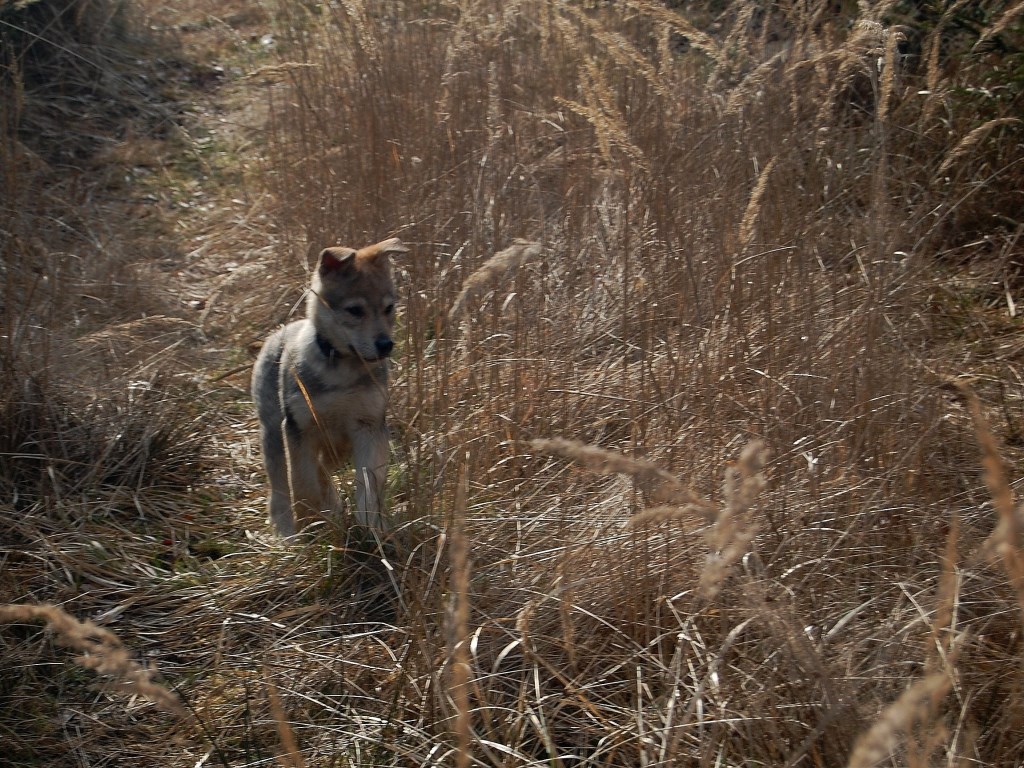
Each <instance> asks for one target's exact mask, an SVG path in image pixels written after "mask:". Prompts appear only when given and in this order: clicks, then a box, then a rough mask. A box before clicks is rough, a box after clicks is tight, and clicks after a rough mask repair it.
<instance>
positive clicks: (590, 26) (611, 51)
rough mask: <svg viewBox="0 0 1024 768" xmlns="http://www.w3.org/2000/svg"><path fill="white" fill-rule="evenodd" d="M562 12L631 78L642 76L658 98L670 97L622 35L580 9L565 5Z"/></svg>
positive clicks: (646, 61)
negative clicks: (589, 35)
mask: <svg viewBox="0 0 1024 768" xmlns="http://www.w3.org/2000/svg"><path fill="white" fill-rule="evenodd" d="M563 10H564V12H566V13H570V14H572V16H573V17H574V18H575V20H576V21H577V22H578V23H580V24H582V25H583V26H585V27H586V28H587V30H588V31H589V32H590V34H592V35H593V36H594V39H595V40H597V41H598V42H600V43H601V44H602V45H604V47H605V51H606V52H607V53H608V55H609V56H611V58H612V59H613V60H614V61H615V62H616V63H617V64H619V65H620V66H622V67H623V68H624V69H625V70H626V71H627V72H629V73H630V75H631V76H633V75H640V76H642V77H643V78H644V80H646V81H647V82H648V84H649V85H650V86H651V87H652V88H653V89H654V91H655V93H657V94H658V95H659V96H669V95H670V91H669V88H668V86H667V85H666V84H665V82H664V80H663V79H662V77H661V76H660V75H659V74H658V70H657V69H655V68H654V65H652V64H651V61H650V59H649V58H648V57H647V56H645V55H644V54H642V53H641V52H640V51H639V50H637V48H636V46H635V45H633V44H632V43H631V42H629V40H627V39H626V38H625V37H624V36H623V35H621V34H619V33H618V32H613V31H611V30H609V29H607V28H606V27H605V26H604V25H603V24H601V23H600V22H599V21H597V20H596V19H592V18H589V17H588V16H587V15H586V14H585V13H584V12H583V10H582V9H581V8H576V7H574V6H572V5H568V4H567V5H565V6H564V8H563ZM563 31H564V32H565V33H566V34H567V35H572V34H573V32H572V30H571V29H565V30H563ZM570 39H571V38H570Z"/></svg>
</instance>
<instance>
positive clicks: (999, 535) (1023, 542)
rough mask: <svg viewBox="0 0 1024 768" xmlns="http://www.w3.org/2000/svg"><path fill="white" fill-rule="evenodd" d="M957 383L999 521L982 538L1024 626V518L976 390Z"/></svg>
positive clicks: (997, 442) (997, 443)
mask: <svg viewBox="0 0 1024 768" xmlns="http://www.w3.org/2000/svg"><path fill="white" fill-rule="evenodd" d="M956 385H957V387H959V389H960V391H961V392H962V393H963V395H964V397H965V398H966V400H967V407H968V410H969V411H970V413H971V419H972V420H973V422H974V434H975V436H976V437H977V440H978V445H979V446H980V447H981V463H982V467H983V468H984V475H985V485H987V486H988V490H989V493H990V494H991V495H992V505H993V506H994V507H995V511H996V516H997V518H998V523H997V524H996V529H995V530H994V531H993V532H992V535H991V536H989V538H988V541H986V542H985V546H984V549H987V550H989V551H995V552H996V553H997V554H998V555H999V556H1000V557H1001V558H1002V561H1003V567H1004V568H1005V569H1006V575H1007V577H1008V578H1009V580H1010V585H1011V586H1012V587H1013V589H1014V592H1015V593H1016V595H1017V606H1018V608H1019V609H1020V621H1021V625H1022V626H1024V522H1022V520H1021V517H1022V514H1021V511H1020V510H1019V509H1018V508H1017V506H1016V503H1015V501H1014V498H1013V489H1012V488H1010V483H1009V481H1008V480H1007V477H1006V467H1005V466H1004V464H1003V458H1002V453H1001V451H1000V446H999V441H998V440H997V439H996V436H995V435H994V434H992V429H991V428H990V427H989V425H988V419H986V418H985V414H984V412H983V411H982V409H981V401H980V400H979V399H978V396H977V394H975V392H974V391H973V390H972V389H971V388H970V387H969V386H968V385H967V384H966V383H963V382H956Z"/></svg>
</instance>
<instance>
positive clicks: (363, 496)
mask: <svg viewBox="0 0 1024 768" xmlns="http://www.w3.org/2000/svg"><path fill="white" fill-rule="evenodd" d="M388 458H389V450H388V433H387V429H386V428H385V427H384V425H383V424H382V425H381V426H380V427H373V428H368V429H362V430H359V431H358V432H356V434H355V435H353V436H352V463H353V464H354V465H355V469H356V509H355V513H356V520H358V521H359V522H360V523H362V524H363V525H367V526H370V527H372V528H376V529H377V530H379V531H383V530H385V527H386V526H385V519H384V514H383V512H384V509H383V506H384V498H383V497H384V483H385V481H386V480H387V473H388Z"/></svg>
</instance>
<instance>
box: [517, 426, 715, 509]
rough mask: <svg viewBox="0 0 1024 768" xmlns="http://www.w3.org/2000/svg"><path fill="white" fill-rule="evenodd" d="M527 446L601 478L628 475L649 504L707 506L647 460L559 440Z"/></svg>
mask: <svg viewBox="0 0 1024 768" xmlns="http://www.w3.org/2000/svg"><path fill="white" fill-rule="evenodd" d="M530 447H531V448H533V449H534V450H535V451H540V452H543V453H551V454H555V455H556V456H562V457H564V458H567V459H572V460H573V461H575V462H576V463H578V464H580V465H581V466H584V467H586V468H587V469H589V470H590V471H592V472H598V473H600V474H603V475H614V474H622V475H630V476H631V477H633V478H634V479H635V480H637V482H638V483H639V485H640V488H641V490H642V491H643V492H644V493H645V494H646V495H647V496H648V497H649V498H650V499H652V500H653V501H657V502H661V503H663V504H666V503H675V504H679V505H680V506H682V505H692V508H694V509H700V510H705V509H708V508H709V507H710V505H709V504H708V502H706V501H704V500H703V499H702V498H700V496H698V495H697V494H696V493H694V492H693V491H692V490H690V489H689V488H687V487H686V486H685V485H683V483H682V482H680V481H679V479H678V478H676V477H675V476H673V475H671V474H669V473H668V472H666V471H665V470H663V469H662V468H661V467H659V466H658V465H657V464H652V463H651V462H649V461H644V460H642V459H634V458H631V457H629V456H625V455H623V454H621V453H618V452H617V451H609V450H606V449H604V448H600V447H598V446H596V445H587V444H586V443H581V442H578V441H576V440H567V439H565V438H561V437H554V438H550V439H543V440H532V441H531V442H530Z"/></svg>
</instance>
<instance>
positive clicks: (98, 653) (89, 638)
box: [0, 604, 190, 718]
mask: <svg viewBox="0 0 1024 768" xmlns="http://www.w3.org/2000/svg"><path fill="white" fill-rule="evenodd" d="M40 620H41V621H45V622H46V625H47V627H49V629H50V630H51V631H52V632H54V633H56V636H57V640H58V641H59V642H60V644H61V645H65V646H67V647H69V648H74V649H75V650H77V651H81V652H82V655H81V656H78V657H76V658H75V661H76V662H77V663H78V664H79V665H80V666H82V667H84V668H85V669H91V670H94V671H96V672H99V673H100V674H102V675H106V676H108V677H110V678H113V679H114V680H116V681H118V683H119V685H120V687H122V688H123V689H124V690H126V691H129V692H131V693H135V694H138V695H140V696H143V697H145V698H147V699H149V700H150V701H151V702H153V704H155V705H156V706H157V707H159V708H160V709H162V710H163V711H165V712H169V713H171V714H172V715H177V716H178V717H181V718H188V717H189V716H190V715H189V711H188V710H187V709H186V708H185V706H184V705H183V704H182V702H181V701H180V700H179V699H178V697H177V696H176V695H175V694H174V693H172V692H171V691H169V690H167V689H166V688H164V687H163V686H162V685H160V684H159V683H156V682H154V681H153V677H152V672H151V671H150V670H148V669H146V668H144V667H143V666H142V665H141V664H139V663H138V662H137V661H135V660H133V659H132V658H131V655H130V654H129V651H128V649H127V648H125V646H124V644H123V643H122V642H121V639H120V638H119V637H118V636H117V635H115V634H114V633H113V632H111V631H110V630H108V629H104V628H103V627H100V626H97V625H96V624H94V623H93V622H91V621H88V620H86V621H79V620H78V619H76V618H75V617H74V616H72V615H71V614H69V613H67V612H66V611H65V610H64V609H62V608H59V607H58V606H56V605H49V604H41V605H17V604H7V605H0V624H11V623H13V622H22V621H40Z"/></svg>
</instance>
